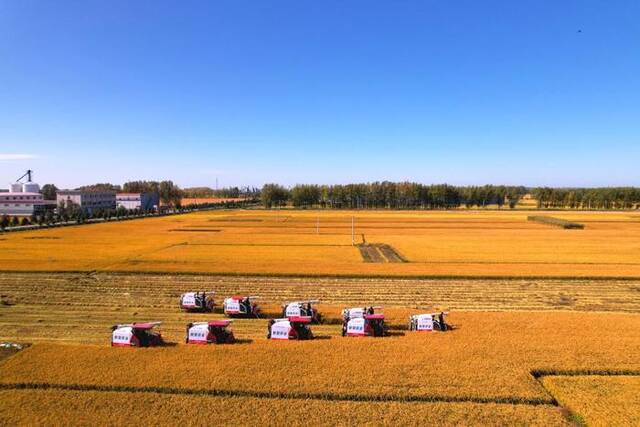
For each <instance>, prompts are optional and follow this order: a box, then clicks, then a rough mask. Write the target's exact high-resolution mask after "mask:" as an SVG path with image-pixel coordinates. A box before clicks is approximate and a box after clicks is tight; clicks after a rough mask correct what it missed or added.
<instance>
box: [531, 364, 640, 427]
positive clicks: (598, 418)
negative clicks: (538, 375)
mask: <svg viewBox="0 0 640 427" xmlns="http://www.w3.org/2000/svg"><path fill="white" fill-rule="evenodd" d="M542 382H543V383H544V385H545V387H546V388H547V389H548V390H549V391H551V392H552V393H553V394H554V396H556V397H557V399H558V400H559V401H560V402H561V404H562V405H564V406H566V407H568V408H570V409H571V410H572V411H573V413H575V414H579V417H580V418H579V421H581V422H582V423H584V424H588V425H593V426H610V425H640V376H637V375H636V376H629V375H619V376H618V375H616V376H602V375H585V376H548V377H544V378H543V379H542Z"/></svg>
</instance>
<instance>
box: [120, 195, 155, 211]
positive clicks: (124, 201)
mask: <svg viewBox="0 0 640 427" xmlns="http://www.w3.org/2000/svg"><path fill="white" fill-rule="evenodd" d="M116 205H117V207H123V208H125V209H141V210H144V211H150V210H155V209H158V206H159V205H160V196H159V195H158V193H151V192H150V193H118V194H116Z"/></svg>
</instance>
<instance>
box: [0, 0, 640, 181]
mask: <svg viewBox="0 0 640 427" xmlns="http://www.w3.org/2000/svg"><path fill="white" fill-rule="evenodd" d="M639 21H640V2H638V1H635V0H633V1H593V0H592V1H589V0H580V1H578V0H575V1H573V0H563V1H557V0H555V1H516V2H514V1H477V0H457V1H442V0H433V1H431V0H421V1H408V0H395V1H356V0H350V1H301V0H295V1H272V2H266V1H265V2H262V1H255V0H254V1H241V0H233V1H180V2H178V1H174V2H167V1H157V0H156V1H135V2H131V1H102V2H97V1H63V0H59V1H55V2H53V1H45V0H41V1H29V0H11V1H9V0H0V187H7V184H8V183H9V182H10V181H12V180H14V179H15V178H17V177H18V176H20V175H21V174H22V173H23V171H24V170H25V169H27V168H32V169H34V170H35V171H36V178H37V180H38V181H39V182H41V183H45V182H54V183H56V184H57V185H58V186H59V187H74V186H79V185H83V184H88V183H93V182H107V181H108V182H114V183H122V182H124V181H127V180H134V179H173V180H174V182H176V183H178V184H179V185H181V186H199V185H210V186H213V185H215V179H216V177H217V178H218V179H219V183H220V186H223V185H255V186H261V185H262V184H263V183H265V182H280V183H283V184H288V185H291V184H295V183H345V182H352V181H358V182H360V181H375V180H394V181H399V180H414V181H419V182H425V183H431V182H437V183H440V182H448V183H452V184H484V183H495V184H501V183H504V184H523V185H531V186H536V185H552V186H608V185H640V166H639V163H640V162H639V159H640V78H639V76H640V25H638V22H639Z"/></svg>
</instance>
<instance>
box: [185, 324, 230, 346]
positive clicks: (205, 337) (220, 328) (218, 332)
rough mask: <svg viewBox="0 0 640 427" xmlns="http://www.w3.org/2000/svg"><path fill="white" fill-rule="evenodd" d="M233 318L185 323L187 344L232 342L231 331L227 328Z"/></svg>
mask: <svg viewBox="0 0 640 427" xmlns="http://www.w3.org/2000/svg"><path fill="white" fill-rule="evenodd" d="M231 322H233V320H211V321H209V322H194V323H189V324H187V338H186V342H187V344H233V343H234V342H236V339H235V337H234V336H233V332H231V331H229V330H227V326H229V325H230V324H231Z"/></svg>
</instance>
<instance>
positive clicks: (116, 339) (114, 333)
mask: <svg viewBox="0 0 640 427" xmlns="http://www.w3.org/2000/svg"><path fill="white" fill-rule="evenodd" d="M160 323H161V322H135V323H130V324H124V325H115V326H113V327H111V346H112V347H155V346H159V345H162V344H164V340H163V339H162V335H160V333H159V332H156V331H154V330H153V328H155V327H156V326H159V325H160Z"/></svg>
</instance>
